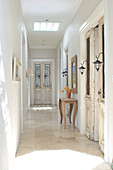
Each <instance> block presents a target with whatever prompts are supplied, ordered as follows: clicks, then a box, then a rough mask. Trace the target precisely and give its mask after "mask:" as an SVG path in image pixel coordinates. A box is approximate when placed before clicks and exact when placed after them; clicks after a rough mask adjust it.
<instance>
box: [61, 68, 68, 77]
mask: <svg viewBox="0 0 113 170" xmlns="http://www.w3.org/2000/svg"><path fill="white" fill-rule="evenodd" d="M67 74H68V71H67V68H65V69H64V70H63V71H62V75H63V77H64V76H67Z"/></svg>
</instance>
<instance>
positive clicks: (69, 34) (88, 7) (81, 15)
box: [57, 0, 101, 131]
mask: <svg viewBox="0 0 113 170" xmlns="http://www.w3.org/2000/svg"><path fill="white" fill-rule="evenodd" d="M100 2H101V0H95V1H91V0H84V1H83V2H82V4H81V5H80V7H79V9H78V11H77V13H76V15H75V16H74V18H73V20H72V22H71V24H70V26H69V27H68V28H67V30H66V32H65V34H64V36H63V39H62V41H61V44H60V45H59V46H58V47H57V51H58V50H59V49H60V48H61V55H62V58H61V71H62V70H63V69H64V68H65V64H66V63H65V51H67V50H68V55H69V58H70V62H69V74H68V76H69V87H70V88H71V58H72V57H73V56H74V55H77V68H78V67H79V65H80V32H79V29H80V27H81V26H82V25H83V23H84V22H85V21H86V20H87V18H88V17H89V16H90V14H91V13H92V12H93V10H94V9H95V8H96V7H97V5H98V4H99V3H100ZM57 59H58V57H57ZM77 71H78V76H77V82H78V94H75V95H74V98H75V99H77V100H78V113H77V119H76V126H77V127H78V129H79V130H80V131H81V125H80V117H81V115H83V114H85V112H82V113H81V112H80V107H81V105H82V104H83V103H84V102H85V100H83V101H82V102H81V101H80V95H79V94H80V76H81V75H80V74H79V70H77ZM65 81H66V80H65V77H64V78H62V80H61V86H62V87H61V88H62V89H63V88H64V87H65ZM81 90H82V89H81ZM80 102H81V103H80Z"/></svg>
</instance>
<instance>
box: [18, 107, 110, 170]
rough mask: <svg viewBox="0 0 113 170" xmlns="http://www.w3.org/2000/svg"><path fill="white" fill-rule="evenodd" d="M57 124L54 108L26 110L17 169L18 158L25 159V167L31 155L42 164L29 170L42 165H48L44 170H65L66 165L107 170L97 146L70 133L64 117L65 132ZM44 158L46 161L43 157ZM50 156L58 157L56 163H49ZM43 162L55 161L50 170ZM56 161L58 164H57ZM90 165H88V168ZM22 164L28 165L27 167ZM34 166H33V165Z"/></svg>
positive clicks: (58, 118)
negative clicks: (34, 155)
mask: <svg viewBox="0 0 113 170" xmlns="http://www.w3.org/2000/svg"><path fill="white" fill-rule="evenodd" d="M59 122H60V116H59V111H58V109H57V108H56V107H55V106H54V107H47V108H44V107H43V108H41V107H39V108H38V109H37V107H33V108H31V109H30V111H29V112H28V114H27V120H26V121H25V123H24V133H23V134H22V136H21V140H20V145H19V148H18V152H17V160H18V161H19V162H18V165H19V166H22V164H21V162H20V160H19V159H20V158H23V159H24V158H25V156H26V160H25V161H24V163H25V162H26V161H27V156H28V155H29V156H31V157H32V156H33V154H34V153H35V154H37V156H36V157H37V161H38V160H40V161H39V162H41V161H42V160H43V163H42V164H41V165H40V168H39V167H37V166H39V163H38V164H36V167H37V168H35V167H34V168H33V169H32V170H35V169H37V170H45V168H44V165H45V164H44V162H48V165H47V166H48V169H47V166H46V169H47V170H51V169H53V170H54V169H55V167H56V169H57V168H58V169H59V170H60V169H62V168H61V167H62V165H63V169H65V170H67V169H68V164H69V165H70V166H72V169H73V170H80V169H82V168H83V169H84V170H88V169H98V170H101V169H104V170H109V169H110V167H109V165H107V164H106V163H105V162H104V161H103V153H102V152H101V151H100V150H99V147H98V142H93V141H90V140H88V139H87V137H86V136H85V135H81V134H80V133H79V131H78V129H77V128H76V129H73V126H72V124H71V125H70V124H69V121H68V117H67V120H66V129H64V128H63V124H62V125H61V124H60V123H59ZM42 153H43V154H42ZM41 154H42V157H41ZM45 155H46V158H45V157H44V156H45ZM52 155H53V156H52ZM54 155H58V156H57V159H56V157H55V159H54V160H52V159H53V157H54ZM72 155H73V156H72ZM51 156H52V157H51ZM60 157H61V159H60ZM41 158H42V159H41ZM47 158H50V159H49V160H52V162H54V161H55V160H56V162H54V164H55V165H56V166H55V165H54V168H53V167H50V164H51V163H52V162H50V163H49V161H47ZM78 158H80V159H78ZM90 159H91V160H90ZM21 160H22V159H21ZM33 160H34V159H33ZM60 160H62V161H61V162H60ZM37 161H36V162H37ZM69 161H70V163H69ZM91 161H92V165H90V166H88V164H90V163H91ZM28 162H29V161H28ZM30 162H31V161H30ZM94 163H95V164H94ZM26 164H27V165H28V164H29V163H26ZM34 164H35V163H34V162H33V165H34ZM93 164H94V165H93ZM58 165H60V168H59V167H57V166H58ZM64 165H65V166H64ZM31 166H32V165H31ZM77 166H79V167H77ZM82 166H83V167H82ZM29 167H30V165H29ZM32 167H33V166H32ZM20 168H21V170H22V167H19V169H20ZM25 168H28V167H25ZM66 168H67V169H66Z"/></svg>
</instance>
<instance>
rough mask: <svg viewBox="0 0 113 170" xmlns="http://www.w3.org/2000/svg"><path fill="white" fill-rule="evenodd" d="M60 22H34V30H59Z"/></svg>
mask: <svg viewBox="0 0 113 170" xmlns="http://www.w3.org/2000/svg"><path fill="white" fill-rule="evenodd" d="M59 25H60V23H50V22H34V31H58V29H59Z"/></svg>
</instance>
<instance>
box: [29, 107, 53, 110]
mask: <svg viewBox="0 0 113 170" xmlns="http://www.w3.org/2000/svg"><path fill="white" fill-rule="evenodd" d="M55 108H56V107H53V106H47V107H46V106H45V107H44V106H43V107H42V106H38V107H32V108H31V110H34V111H35V110H52V109H55Z"/></svg>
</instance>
